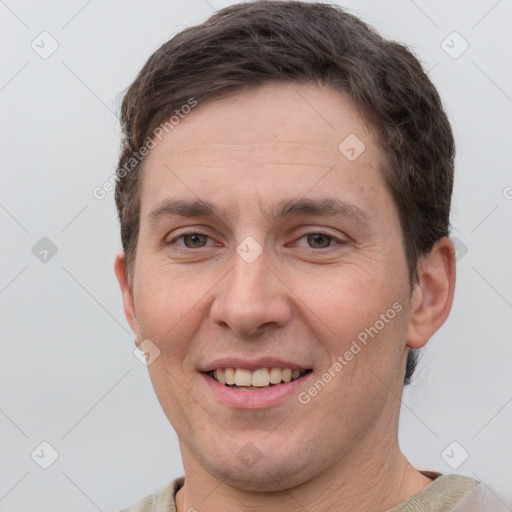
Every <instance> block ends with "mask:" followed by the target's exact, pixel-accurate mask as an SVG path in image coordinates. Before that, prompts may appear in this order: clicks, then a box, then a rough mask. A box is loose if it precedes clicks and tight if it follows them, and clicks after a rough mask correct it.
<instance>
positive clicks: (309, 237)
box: [299, 231, 343, 249]
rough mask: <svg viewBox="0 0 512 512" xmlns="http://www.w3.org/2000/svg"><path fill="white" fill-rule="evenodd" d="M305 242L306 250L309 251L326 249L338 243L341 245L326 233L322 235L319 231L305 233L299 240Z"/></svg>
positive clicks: (339, 241) (340, 242) (339, 242)
mask: <svg viewBox="0 0 512 512" xmlns="http://www.w3.org/2000/svg"><path fill="white" fill-rule="evenodd" d="M303 239H305V240H306V243H307V248H309V249H327V248H328V247H331V246H333V245H335V244H336V242H338V244H342V243H343V242H342V241H341V240H338V239H337V238H335V237H333V236H332V235H329V234H328V233H322V232H321V231H315V232H314V233H306V234H304V235H302V236H301V237H300V238H299V240H303Z"/></svg>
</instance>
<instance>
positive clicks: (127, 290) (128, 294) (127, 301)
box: [114, 252, 141, 346]
mask: <svg viewBox="0 0 512 512" xmlns="http://www.w3.org/2000/svg"><path fill="white" fill-rule="evenodd" d="M114 270H115V273H116V277H117V281H118V282H119V286H120V288H121V295H122V297H123V307H124V314H125V316H126V320H128V323H129V324H130V327H131V328H132V331H133V332H134V333H135V345H137V346H138V345H139V344H140V342H141V339H140V331H139V322H138V320H137V314H136V311H135V301H134V298H133V288H132V286H131V285H130V283H128V279H127V278H126V262H125V257H124V253H123V252H120V253H118V254H117V255H116V259H115V263H114Z"/></svg>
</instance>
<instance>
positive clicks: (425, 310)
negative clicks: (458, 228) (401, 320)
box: [407, 237, 455, 348]
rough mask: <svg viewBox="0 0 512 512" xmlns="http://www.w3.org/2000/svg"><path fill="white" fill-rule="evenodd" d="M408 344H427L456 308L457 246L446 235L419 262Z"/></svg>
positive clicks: (420, 345)
mask: <svg viewBox="0 0 512 512" xmlns="http://www.w3.org/2000/svg"><path fill="white" fill-rule="evenodd" d="M418 280H419V281H418V283H417V284H416V286H415V288H414V290H413V299H412V311H411V321H410V324H409V330H408V333H407V345H409V346H410V347H412V348H421V347H423V346H424V345H425V344H426V343H427V341H428V340H429V339H430V337H431V336H432V335H433V334H434V333H435V332H436V331H437V330H438V329H439V327H441V325H443V323H444V322H445V320H446V318H447V317H448V314H449V313H450V310H451V308H452V302H453V294H454V289H455V248H454V246H453V243H452V241H451V240H450V239H449V238H447V237H443V238H441V239H440V240H438V241H437V242H436V243H435V244H434V246H433V247H432V250H431V251H430V252H429V253H428V254H427V255H425V256H422V257H421V258H420V260H419V262H418Z"/></svg>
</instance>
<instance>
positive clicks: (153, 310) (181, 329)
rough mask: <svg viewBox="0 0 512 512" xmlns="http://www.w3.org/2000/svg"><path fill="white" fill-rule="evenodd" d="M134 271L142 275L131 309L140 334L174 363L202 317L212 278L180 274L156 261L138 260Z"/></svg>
mask: <svg viewBox="0 0 512 512" xmlns="http://www.w3.org/2000/svg"><path fill="white" fill-rule="evenodd" d="M138 270H139V274H138V276H139V277H140V276H142V277H140V279H139V280H138V282H137V283H136V286H135V309H136V313H137V319H138V321H139V326H140V330H141V335H142V336H143V338H147V339H150V340H151V341H152V342H153V343H155V344H156V345H157V346H158V348H159V349H160V351H161V353H162V356H164V357H167V356H169V360H170V361H171V363H172V365H173V366H176V364H177V363H178V362H180V363H181V362H182V359H183V357H184V355H185V353H186V348H187V346H188V343H189V341H190V339H191V338H192V337H193V336H194V333H195V332H196V330H197V329H198V328H199V326H200V324H201V321H202V319H204V315H205V311H204V309H205V305H206V303H207V301H208V298H209V292H210V291H211V290H212V288H213V284H214V283H215V281H212V282H210V281H211V280H210V279H209V278H208V276H207V275H205V277H204V279H203V278H202V277H200V276H196V275H193V274H191V273H190V272H187V273H186V274H185V273H183V272H182V273H181V274H180V273H179V272H176V271H173V270H172V269H171V268H170V267H169V266H168V264H167V265H165V264H163V263H159V262H155V263H151V264H146V265H145V264H144V263H142V264H141V265H140V267H139V269H138ZM171 356H172V357H171Z"/></svg>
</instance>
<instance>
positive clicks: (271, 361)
mask: <svg viewBox="0 0 512 512" xmlns="http://www.w3.org/2000/svg"><path fill="white" fill-rule="evenodd" d="M217 368H244V369H247V370H259V369H260V368H290V369H291V370H308V369H310V366H308V365H303V364H299V363H292V362H291V361H285V360H283V359H276V358H274V357H263V358H259V359H240V358H236V357H223V358H220V359H216V360H215V361H212V362H211V363H208V364H206V365H205V366H204V367H202V368H201V371H202V372H210V371H212V370H216V369H217Z"/></svg>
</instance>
